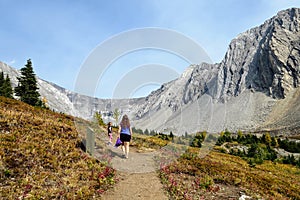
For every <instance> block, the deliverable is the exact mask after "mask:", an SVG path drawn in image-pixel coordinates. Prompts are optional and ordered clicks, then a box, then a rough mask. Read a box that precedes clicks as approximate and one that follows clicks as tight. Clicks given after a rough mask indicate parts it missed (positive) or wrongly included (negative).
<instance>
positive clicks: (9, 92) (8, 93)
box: [3, 74, 13, 99]
mask: <svg viewBox="0 0 300 200" xmlns="http://www.w3.org/2000/svg"><path fill="white" fill-rule="evenodd" d="M3 93H4V95H3V96H5V97H7V98H11V99H12V98H13V89H12V87H11V83H10V78H9V76H8V74H6V78H5V80H4V84H3Z"/></svg>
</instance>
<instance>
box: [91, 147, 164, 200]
mask: <svg viewBox="0 0 300 200" xmlns="http://www.w3.org/2000/svg"><path fill="white" fill-rule="evenodd" d="M105 153H106V154H107V153H108V154H109V155H110V156H111V157H112V160H111V163H112V167H113V168H114V169H116V170H117V178H118V179H119V181H118V182H117V183H116V185H114V187H113V188H111V189H110V190H108V191H106V192H105V193H104V194H103V196H102V198H101V199H103V200H115V199H122V200H127V199H128V200H136V199H143V200H144V199H145V200H148V199H149V200H153V199H155V200H168V197H167V195H166V192H165V191H164V190H163V186H162V184H161V182H160V179H159V177H158V176H157V172H156V171H155V170H156V168H155V164H154V160H153V157H154V155H155V152H138V151H137V150H136V149H135V148H133V147H130V153H129V158H128V159H126V158H125V157H124V156H123V152H122V150H121V148H115V147H113V146H109V147H106V148H105ZM101 155H103V149H102V150H101V149H96V151H95V157H96V158H100V157H101Z"/></svg>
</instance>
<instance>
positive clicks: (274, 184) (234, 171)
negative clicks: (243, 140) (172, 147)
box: [135, 136, 300, 200]
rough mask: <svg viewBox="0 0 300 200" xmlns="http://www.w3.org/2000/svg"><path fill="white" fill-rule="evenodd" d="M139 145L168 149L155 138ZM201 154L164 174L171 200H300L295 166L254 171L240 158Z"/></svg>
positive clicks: (194, 151) (194, 153) (183, 159)
mask: <svg viewBox="0 0 300 200" xmlns="http://www.w3.org/2000/svg"><path fill="white" fill-rule="evenodd" d="M139 140H140V142H139ZM148 140H149V141H148ZM135 141H136V143H139V144H135V145H136V146H146V147H148V146H149V145H148V144H150V146H157V145H165V144H164V143H165V141H162V140H161V139H159V138H155V137H145V136H142V137H139V136H137V139H135ZM147 143H148V144H147ZM199 151H200V150H199V149H198V148H189V150H188V151H187V152H186V153H185V154H183V155H182V156H181V157H180V158H179V159H178V160H177V162H175V163H173V164H171V165H167V166H165V167H163V168H162V169H161V170H160V172H159V174H160V178H161V181H162V183H163V184H164V187H165V189H166V190H167V191H168V193H169V195H170V198H171V199H230V195H232V194H235V198H233V199H236V198H238V196H237V195H239V191H240V192H243V193H246V194H248V195H250V196H251V197H253V198H254V199H276V200H277V199H300V169H299V168H297V167H295V166H292V165H286V164H279V163H272V162H270V161H265V162H264V163H263V164H261V165H256V166H255V167H250V166H249V164H248V163H247V162H246V161H245V160H243V159H242V158H240V157H237V156H232V155H229V154H224V153H219V152H216V151H211V152H210V153H209V154H208V155H207V156H205V157H204V158H200V157H199V156H198V154H199ZM224 190H225V191H224ZM226 190H233V191H237V192H230V191H226ZM224 193H225V194H224Z"/></svg>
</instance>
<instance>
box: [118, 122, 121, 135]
mask: <svg viewBox="0 0 300 200" xmlns="http://www.w3.org/2000/svg"><path fill="white" fill-rule="evenodd" d="M118 134H119V137H120V134H121V126H120V125H119V130H118Z"/></svg>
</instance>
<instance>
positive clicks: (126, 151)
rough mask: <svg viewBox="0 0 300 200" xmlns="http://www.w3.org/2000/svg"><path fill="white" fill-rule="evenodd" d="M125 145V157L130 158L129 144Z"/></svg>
mask: <svg viewBox="0 0 300 200" xmlns="http://www.w3.org/2000/svg"><path fill="white" fill-rule="evenodd" d="M124 143H125V144H124V145H125V156H126V158H128V154H129V142H124Z"/></svg>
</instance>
